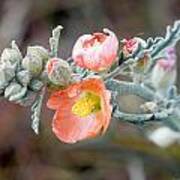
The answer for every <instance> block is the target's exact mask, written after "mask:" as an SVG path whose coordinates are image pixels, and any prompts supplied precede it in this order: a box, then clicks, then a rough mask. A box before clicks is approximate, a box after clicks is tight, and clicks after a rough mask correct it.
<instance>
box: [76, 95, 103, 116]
mask: <svg viewBox="0 0 180 180" xmlns="http://www.w3.org/2000/svg"><path fill="white" fill-rule="evenodd" d="M100 109H101V100H100V97H99V96H97V95H95V94H93V93H91V92H86V93H84V94H83V96H82V97H81V98H80V99H79V100H78V101H77V102H76V103H75V104H74V105H73V107H72V112H73V113H74V114H75V115H77V116H79V117H86V116H88V115H90V114H91V113H95V112H97V111H99V110H100Z"/></svg>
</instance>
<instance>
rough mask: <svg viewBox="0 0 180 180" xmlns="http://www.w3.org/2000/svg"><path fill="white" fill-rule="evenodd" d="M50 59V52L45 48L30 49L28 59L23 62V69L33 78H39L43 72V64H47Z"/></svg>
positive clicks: (35, 47)
mask: <svg viewBox="0 0 180 180" xmlns="http://www.w3.org/2000/svg"><path fill="white" fill-rule="evenodd" d="M48 57H49V56H48V52H47V51H46V49H44V48H43V47H41V46H33V47H28V50H27V54H26V57H25V58H24V59H23V61H22V67H23V68H24V69H26V70H28V71H29V72H30V73H31V74H32V75H33V76H37V75H39V74H40V73H41V72H42V70H43V64H45V62H46V61H47V59H48Z"/></svg>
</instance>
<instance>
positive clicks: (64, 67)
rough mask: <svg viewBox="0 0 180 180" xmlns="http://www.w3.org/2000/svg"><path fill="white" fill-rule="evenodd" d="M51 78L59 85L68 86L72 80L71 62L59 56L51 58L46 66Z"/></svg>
mask: <svg viewBox="0 0 180 180" xmlns="http://www.w3.org/2000/svg"><path fill="white" fill-rule="evenodd" d="M46 69H47V73H48V78H49V80H50V81H51V82H52V83H53V84H55V85H58V86H66V85H68V84H69V83H70V82H71V69H70V66H69V64H68V63H67V62H66V61H64V60H62V59H58V58H53V59H50V60H49V61H48V63H47V66H46Z"/></svg>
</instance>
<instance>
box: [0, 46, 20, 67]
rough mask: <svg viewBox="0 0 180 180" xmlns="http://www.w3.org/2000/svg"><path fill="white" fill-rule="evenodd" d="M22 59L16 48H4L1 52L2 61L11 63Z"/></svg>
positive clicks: (17, 62)
mask: <svg viewBox="0 0 180 180" xmlns="http://www.w3.org/2000/svg"><path fill="white" fill-rule="evenodd" d="M21 60H22V55H21V54H20V52H19V51H17V50H16V49H10V48H6V49H4V50H3V52H2V54H1V62H2V63H10V64H11V65H16V64H19V63H20V61H21Z"/></svg>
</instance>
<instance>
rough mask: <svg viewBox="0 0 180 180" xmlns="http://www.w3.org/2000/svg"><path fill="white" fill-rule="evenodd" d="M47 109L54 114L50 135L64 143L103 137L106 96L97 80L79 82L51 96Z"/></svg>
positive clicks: (106, 123)
mask: <svg viewBox="0 0 180 180" xmlns="http://www.w3.org/2000/svg"><path fill="white" fill-rule="evenodd" d="M47 106H48V107H49V108H51V109H54V110H56V113H55V116H54V119H53V123H52V126H53V132H54V133H55V135H56V136H57V137H58V138H59V139H60V140H61V141H63V142H66V143H75V142H77V141H80V140H83V139H87V138H92V137H95V136H96V135H98V134H100V133H104V132H105V131H106V130H107V128H108V126H109V123H110V120H111V112H112V106H111V105H110V92H109V91H108V90H106V88H105V85H104V83H103V81H102V80H100V79H97V78H91V79H87V80H83V81H81V82H79V83H75V84H73V85H70V86H69V87H68V88H67V89H65V90H61V91H58V92H55V93H53V94H52V95H51V97H50V99H49V100H48V103H47Z"/></svg>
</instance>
